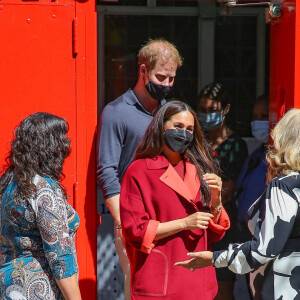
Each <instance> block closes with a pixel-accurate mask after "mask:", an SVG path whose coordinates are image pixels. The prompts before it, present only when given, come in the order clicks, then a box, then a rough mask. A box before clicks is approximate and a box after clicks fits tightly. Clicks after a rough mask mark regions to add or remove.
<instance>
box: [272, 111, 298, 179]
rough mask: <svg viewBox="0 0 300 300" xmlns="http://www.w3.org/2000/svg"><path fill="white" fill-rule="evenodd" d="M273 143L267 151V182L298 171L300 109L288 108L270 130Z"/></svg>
mask: <svg viewBox="0 0 300 300" xmlns="http://www.w3.org/2000/svg"><path fill="white" fill-rule="evenodd" d="M271 137H272V139H273V145H272V146H270V149H269V151H268V153H267V156H266V159H267V162H268V164H269V169H268V175H267V182H268V183H269V182H270V181H271V180H272V179H273V178H274V177H276V176H278V175H281V174H284V175H287V174H289V173H291V172H292V171H300V109H296V108H293V109H291V110H289V111H288V112H287V113H286V114H285V115H284V116H283V118H282V119H281V120H280V121H279V123H278V124H277V125H276V126H275V127H274V129H273V130H272V132H271Z"/></svg>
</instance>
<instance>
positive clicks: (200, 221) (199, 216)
mask: <svg viewBox="0 0 300 300" xmlns="http://www.w3.org/2000/svg"><path fill="white" fill-rule="evenodd" d="M213 217H214V216H213V215H212V214H210V213H206V212H196V213H194V214H192V215H189V216H188V217H185V218H184V219H183V220H184V224H185V229H207V227H208V223H209V221H210V219H212V218H213Z"/></svg>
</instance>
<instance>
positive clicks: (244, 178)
mask: <svg viewBox="0 0 300 300" xmlns="http://www.w3.org/2000/svg"><path fill="white" fill-rule="evenodd" d="M251 128H252V135H253V136H254V137H255V139H256V140H257V141H258V143H260V145H259V147H258V148H257V149H256V150H254V151H253V153H252V154H251V155H249V156H248V158H247V160H246V162H245V164H244V166H243V169H242V171H241V173H240V175H239V177H238V180H237V183H236V193H235V199H236V201H237V207H238V222H239V227H240V230H241V234H240V240H239V241H240V242H244V241H246V240H248V239H249V238H251V234H250V232H249V230H248V227H247V225H246V215H247V211H248V209H249V207H250V206H251V205H252V204H253V203H254V202H255V201H256V199H257V198H258V197H259V196H260V195H261V194H262V193H263V191H264V190H265V188H266V186H267V184H266V178H267V170H268V165H267V162H266V153H267V147H268V141H269V99H268V97H266V96H264V95H263V96H260V97H259V98H257V100H256V101H255V104H254V107H253V114H252V122H251ZM254 186H255V189H254V188H253V187H254Z"/></svg>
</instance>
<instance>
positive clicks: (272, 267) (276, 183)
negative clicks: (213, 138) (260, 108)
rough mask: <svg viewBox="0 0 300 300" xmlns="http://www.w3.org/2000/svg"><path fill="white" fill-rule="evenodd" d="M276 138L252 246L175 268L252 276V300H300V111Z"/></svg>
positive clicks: (251, 224)
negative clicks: (214, 270) (222, 271)
mask: <svg viewBox="0 0 300 300" xmlns="http://www.w3.org/2000/svg"><path fill="white" fill-rule="evenodd" d="M271 137H272V139H273V145H270V150H269V151H268V153H267V157H266V160H267V162H268V166H269V167H268V173H267V183H268V185H267V188H266V189H265V191H264V192H263V194H262V195H261V196H260V197H259V198H258V199H257V200H256V201H255V202H254V203H253V204H252V206H251V207H250V208H249V210H248V213H247V219H248V228H249V230H250V231H251V234H252V235H253V238H252V240H249V241H247V242H244V243H242V244H231V245H230V246H229V247H228V249H227V250H222V251H215V252H210V251H204V252H198V253H190V254H188V256H190V257H191V258H192V259H191V260H188V261H185V262H178V263H177V264H176V265H177V266H183V267H185V268H194V269H196V268H203V267H206V266H212V265H214V266H215V268H224V267H226V268H229V269H230V270H232V271H233V272H235V273H238V274H245V273H249V272H250V287H251V291H252V293H253V299H262V300H271V299H272V300H273V299H281V300H290V299H299V292H300V276H299V274H300V251H299V243H300V230H299V228H300V210H299V205H300V109H295V108H294V109H291V110H289V111H288V112H287V113H286V114H285V115H284V116H283V118H282V119H281V120H280V121H279V122H278V123H277V125H276V126H275V128H274V129H273V130H272V131H271ZM253 188H255V187H253Z"/></svg>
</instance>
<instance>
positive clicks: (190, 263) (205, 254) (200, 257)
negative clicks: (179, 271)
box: [174, 251, 213, 271]
mask: <svg viewBox="0 0 300 300" xmlns="http://www.w3.org/2000/svg"><path fill="white" fill-rule="evenodd" d="M187 256H189V257H192V259H190V260H185V261H179V262H176V263H175V264H174V266H177V267H178V266H179V267H183V268H186V269H190V270H191V271H194V270H195V269H201V268H204V267H208V266H212V265H213V263H212V257H213V253H212V252H210V251H201V252H191V253H188V254H187Z"/></svg>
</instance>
